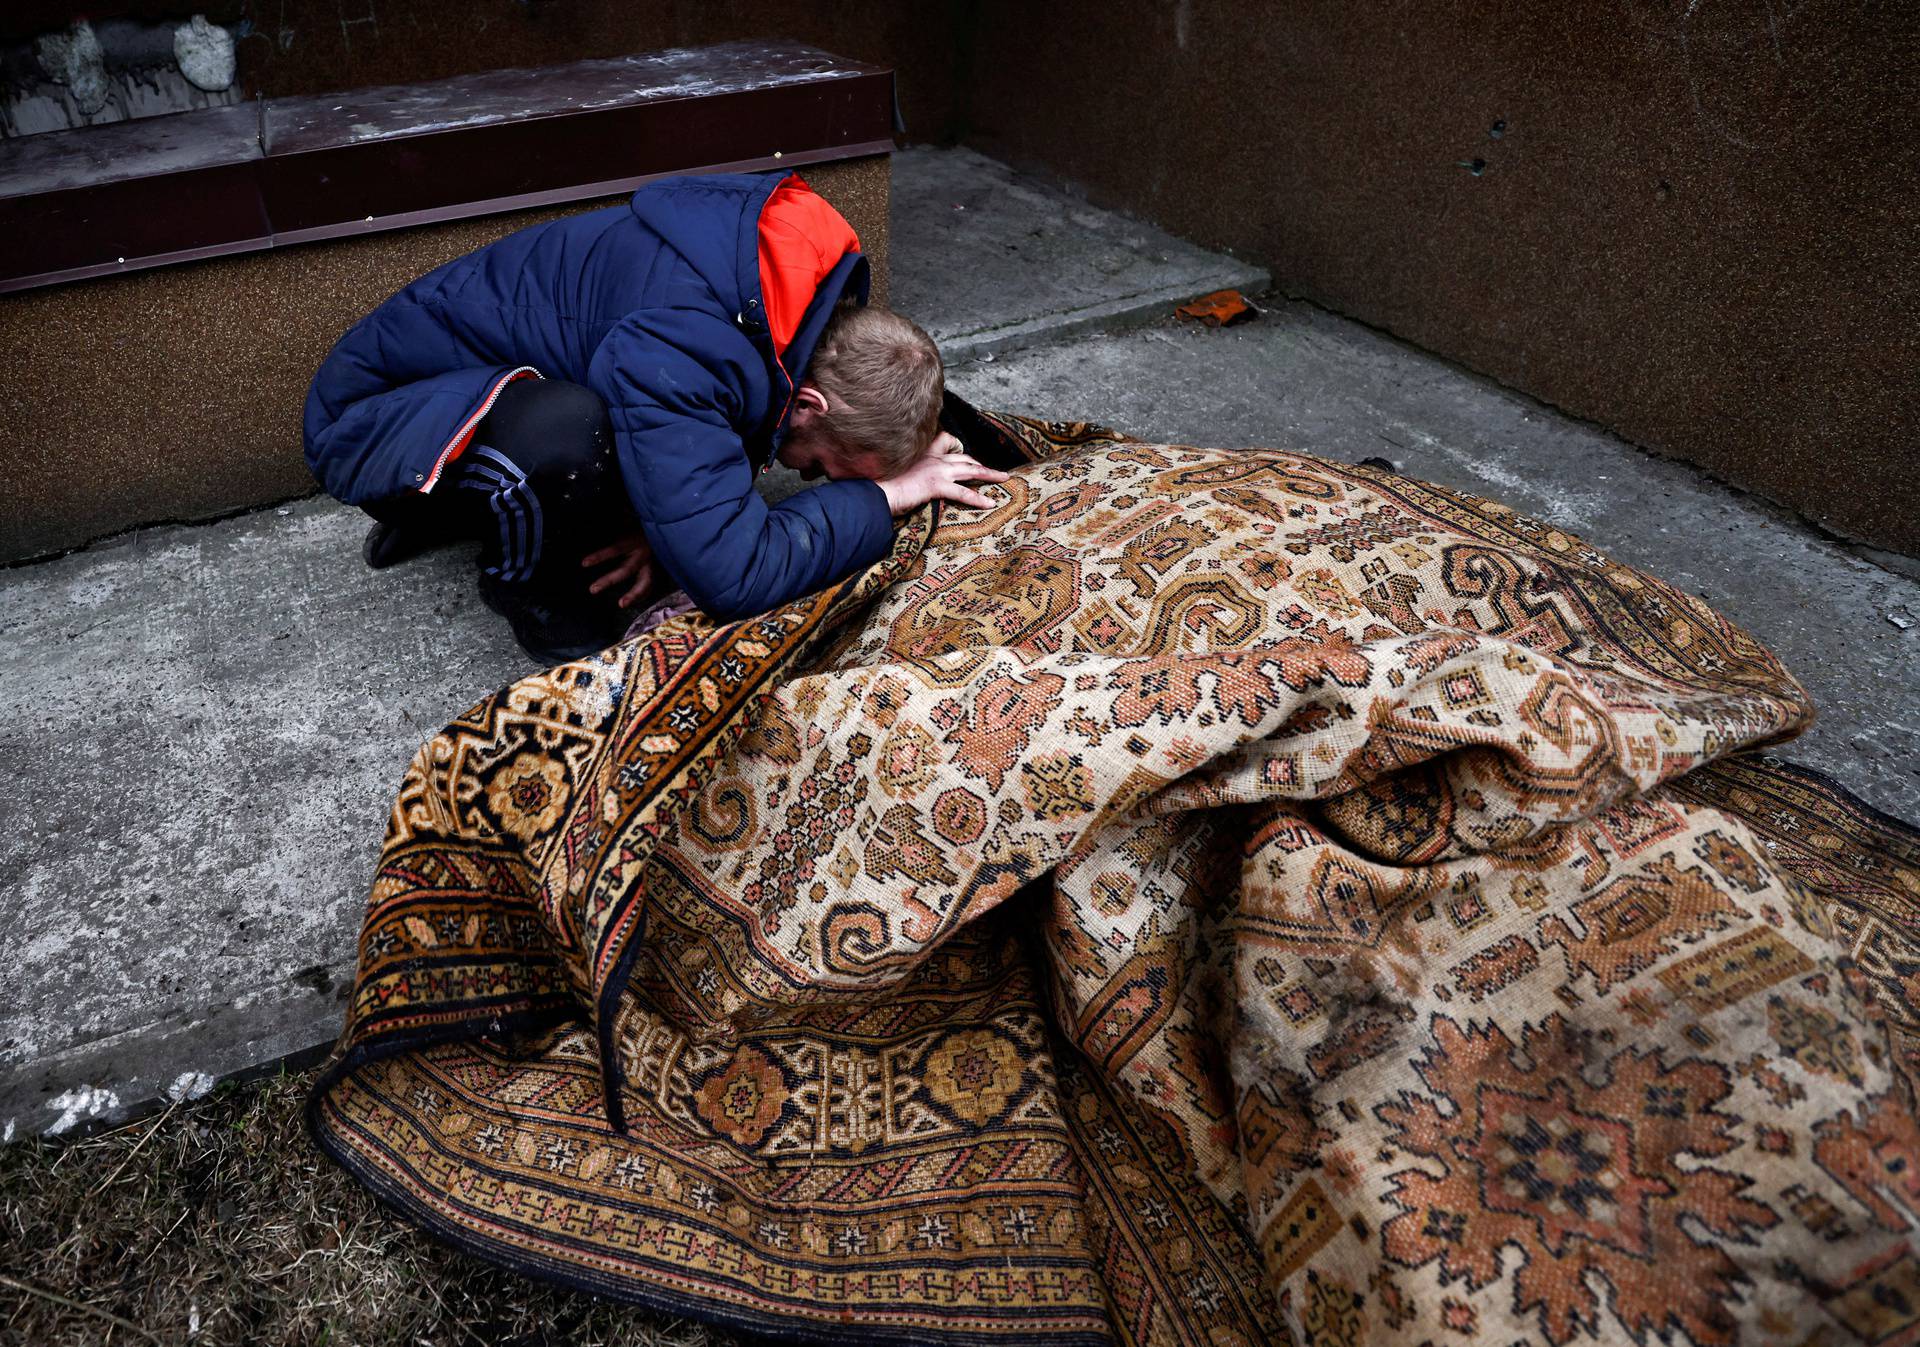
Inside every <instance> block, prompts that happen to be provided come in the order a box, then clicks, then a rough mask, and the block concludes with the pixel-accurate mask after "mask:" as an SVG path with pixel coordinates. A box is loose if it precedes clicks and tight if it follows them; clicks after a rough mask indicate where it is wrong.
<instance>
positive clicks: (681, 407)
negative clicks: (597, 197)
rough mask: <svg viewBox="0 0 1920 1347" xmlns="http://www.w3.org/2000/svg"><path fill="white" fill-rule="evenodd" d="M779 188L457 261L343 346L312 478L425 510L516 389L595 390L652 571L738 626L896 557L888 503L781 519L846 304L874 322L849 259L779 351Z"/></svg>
mask: <svg viewBox="0 0 1920 1347" xmlns="http://www.w3.org/2000/svg"><path fill="white" fill-rule="evenodd" d="M782 180H783V179H782V177H781V175H778V174H767V175H761V176H753V175H742V174H731V175H715V176H711V177H698V178H676V179H671V180H668V181H664V182H658V183H652V184H649V185H648V186H646V187H643V188H641V189H640V190H639V191H638V192H636V193H634V195H633V199H632V200H631V201H630V202H629V203H627V204H626V205H621V206H613V207H609V208H607V209H605V210H598V211H592V212H589V213H586V214H582V215H574V216H569V217H567V218H565V219H562V220H557V221H554V222H552V223H549V224H542V225H535V226H533V227H532V228H529V229H523V230H521V231H520V232H518V233H516V234H511V235H509V236H508V237H506V238H503V239H501V240H499V241H498V242H495V243H492V244H489V245H488V246H486V247H484V248H481V249H480V250H478V251H477V252H473V253H470V254H468V255H467V256H465V257H461V258H456V259H455V260H454V261H452V262H449V263H447V264H446V265H445V266H443V267H440V268H439V269H437V270H435V271H432V272H429V273H428V274H427V275H425V276H422V277H421V278H420V279H419V280H417V281H415V282H414V283H413V284H411V285H409V286H408V287H407V288H406V289H404V290H402V291H401V292H400V293H399V294H397V295H395V296H394V297H393V298H391V299H389V300H387V301H386V302H385V303H384V304H382V305H381V306H380V307H379V308H377V309H375V310H374V311H373V312H372V313H371V314H369V315H367V317H366V318H364V319H362V320H361V321H360V322H359V323H358V324H356V325H355V326H354V327H353V329H352V330H351V331H349V332H348V333H347V334H346V336H344V337H342V338H341V339H340V342H339V344H338V345H336V346H335V347H334V349H333V352H332V354H330V355H329V356H328V357H327V359H326V361H325V363H324V364H322V365H321V367H320V372H319V373H318V374H317V375H316V376H315V377H314V381H313V388H312V390H311V391H310V392H309V393H308V395H307V407H306V449H307V464H308V466H309V467H310V468H312V470H313V473H314V476H315V477H317V478H318V479H319V481H320V484H321V485H322V486H323V487H325V488H326V490H327V491H328V493H329V494H331V495H333V496H335V497H337V498H338V499H340V500H342V501H345V502H347V503H348V504H361V503H364V502H366V501H370V500H377V499H379V498H381V497H386V496H392V495H396V494H398V493H400V492H403V491H431V490H432V489H433V488H434V486H435V484H436V483H437V482H438V481H439V480H440V476H441V474H442V472H443V471H444V469H445V468H446V465H447V463H448V462H450V461H451V460H452V459H453V458H454V457H455V456H456V455H457V454H458V453H459V452H460V451H461V450H462V449H464V448H465V447H466V444H467V441H468V440H469V439H470V438H471V437H472V434H473V429H474V427H475V426H476V425H477V424H478V423H479V421H480V419H481V418H482V417H483V416H484V415H485V414H486V411H487V409H488V408H489V407H490V406H492V403H493V399H494V398H495V397H497V396H498V394H499V390H500V389H501V387H503V386H504V385H505V384H506V382H507V381H508V380H509V379H512V378H514V377H516V376H519V377H525V376H527V375H529V374H534V373H537V374H539V375H540V376H543V377H546V378H554V379H564V380H567V381H570V382H573V383H578V384H584V385H585V386H586V387H588V388H590V389H592V390H593V391H594V392H595V393H597V394H599V396H600V397H601V398H602V399H603V400H604V401H605V402H606V404H607V407H608V409H609V411H610V413H611V415H612V420H613V431H614V440H615V452H616V453H617V455H618V457H619V462H620V471H621V476H622V478H623V479H624V481H625V483H626V487H627V492H628V494H629V495H630V496H631V497H632V501H633V508H634V510H635V511H636V512H637V513H638V514H639V516H640V522H641V526H642V528H643V529H644V530H645V532H646V535H647V539H648V541H649V542H650V543H651V544H652V546H653V550H654V554H655V556H656V557H657V558H658V559H659V561H661V562H662V563H664V564H665V566H666V569H667V571H668V572H669V573H670V574H671V575H672V576H673V578H674V579H675V580H677V581H678V582H679V583H680V584H681V585H682V586H683V587H684V588H685V589H686V591H687V593H688V594H689V595H690V596H692V598H693V599H694V601H695V602H697V603H698V604H699V605H700V606H701V607H702V608H704V609H706V610H707V612H709V613H711V614H713V615H714V616H715V617H718V618H721V619H723V620H724V619H730V618H734V617H740V616H744V615H747V614H750V613H757V612H762V611H765V610H766V609H768V608H771V607H774V606H775V605H777V604H780V603H784V602H785V601H787V600H788V599H791V598H794V597H796V596H798V595H801V594H805V593H808V592H811V591H813V590H816V589H819V588H821V587H822V586H824V585H827V584H830V583H832V582H833V581H834V580H836V579H838V578H839V577H841V576H842V575H845V574H847V573H848V572H849V571H852V570H854V569H856V568H858V567H861V566H865V565H870V564H871V563H873V562H874V561H877V560H878V559H879V558H880V557H881V556H882V555H884V554H885V552H886V549H887V547H888V545H889V542H890V539H891V537H892V520H891V518H890V516H889V514H888V511H887V504H886V496H885V495H884V493H882V492H881V490H880V488H879V487H878V486H876V485H875V484H874V483H872V482H868V481H844V482H825V483H822V484H820V485H818V486H815V487H812V488H810V489H808V490H805V491H801V492H799V493H798V494H796V495H794V496H791V497H789V498H788V499H786V500H784V501H782V502H781V503H780V504H779V505H777V506H774V507H772V508H769V507H768V506H767V505H766V504H765V503H764V502H763V501H762V499H761V498H760V496H759V495H758V494H757V493H756V492H755V491H754V488H753V478H754V472H755V469H756V467H757V466H759V465H761V464H764V463H766V462H768V461H770V460H771V459H772V457H773V455H774V453H775V452H776V451H777V450H778V448H779V445H780V442H781V440H782V439H783V438H784V437H785V433H786V428H787V418H788V416H789V414H790V411H791V402H792V395H793V388H794V382H795V381H796V380H798V379H800V378H802V377H804V371H805V369H806V366H807V362H808V361H809V360H810V359H811V357H812V354H813V349H814V347H815V346H816V345H817V344H818V342H819V339H820V334H821V332H822V330H823V329H824V328H825V326H826V322H827V319H828V317H829V316H830V314H831V312H832V309H833V306H834V304H835V303H836V302H837V301H838V300H839V299H840V298H841V297H842V296H843V295H845V296H852V297H856V298H858V299H859V300H860V301H862V302H864V301H865V299H866V294H867V282H868V275H867V263H866V259H865V258H864V257H862V256H861V255H860V253H858V252H857V251H853V250H848V251H846V252H845V253H844V254H843V255H842V256H841V257H840V260H839V263H838V265H836V266H833V268H832V270H831V271H830V272H829V273H828V274H827V275H826V276H825V278H824V279H823V280H822V281H821V282H820V283H819V285H818V287H817V289H816V290H815V293H814V300H813V303H812V304H811V305H809V306H808V307H807V310H806V312H805V315H804V317H802V318H801V319H800V322H799V326H798V329H797V331H796V332H795V333H794V335H793V337H792V339H791V341H790V342H789V343H788V344H787V345H786V346H785V348H784V350H781V351H776V350H775V348H774V343H773V341H772V339H771V337H770V336H769V334H768V331H767V323H766V319H765V305H764V303H763V301H762V297H761V293H760V289H761V287H760V258H759V250H760V233H759V220H760V212H761V210H762V208H763V207H764V206H765V205H766V202H767V199H768V198H769V197H770V196H771V195H772V194H773V192H774V189H775V188H776V187H777V186H779V184H780V182H781V181H782Z"/></svg>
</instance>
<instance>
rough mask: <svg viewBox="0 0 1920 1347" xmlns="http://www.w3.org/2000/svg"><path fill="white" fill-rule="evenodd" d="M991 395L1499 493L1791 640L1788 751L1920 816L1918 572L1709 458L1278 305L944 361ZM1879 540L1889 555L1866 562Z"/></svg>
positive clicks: (1139, 428) (1782, 640)
mask: <svg viewBox="0 0 1920 1347" xmlns="http://www.w3.org/2000/svg"><path fill="white" fill-rule="evenodd" d="M948 378H949V382H950V383H951V385H952V386H953V387H954V389H955V390H956V391H958V392H959V393H961V394H962V395H963V396H965V397H967V398H968V399H970V400H972V401H973V402H974V403H976V404H977V405H979V406H983V407H996V408H1004V409H1007V410H1010V411H1024V412H1029V413H1032V414H1036V415H1044V416H1048V417H1054V418H1065V419H1074V418H1086V419H1089V420H1096V421H1100V422H1103V423H1105V424H1107V425H1110V426H1113V427H1115V428H1116V429H1120V430H1124V431H1127V432H1129V433H1131V434H1134V435H1138V436H1140V437H1142V438H1144V439H1149V440H1156V441H1162V442H1172V443H1184V444H1203V445H1213V446H1220V445H1260V446H1271V447H1277V448H1285V449H1300V450H1305V451H1306V452H1308V453H1313V454H1318V455H1321V456H1323V457H1326V458H1334V459H1341V460H1344V461H1348V462H1353V461H1357V460H1359V459H1362V458H1369V457H1382V458H1386V459H1388V460H1390V461H1392V462H1393V463H1394V464H1395V465H1396V467H1397V468H1398V469H1399V470H1400V471H1401V472H1403V473H1405V474H1406V475H1408V476H1411V477H1418V478H1422V479H1425V480H1427V481H1432V482H1439V483H1442V484H1444V485H1447V486H1455V487H1460V488H1463V489H1465V490H1467V491H1471V492H1473V493H1474V494H1476V495H1483V496H1489V497H1492V498H1494V499H1497V500H1501V501H1505V502H1506V503H1507V504H1509V505H1511V506H1513V507H1515V508H1516V509H1518V510H1521V511H1523V512H1525V513H1527V514H1530V515H1533V516H1534V517H1536V518H1539V519H1542V520H1544V521H1546V522H1548V523H1551V524H1553V525H1555V526H1557V527H1559V528H1562V529H1565V530H1567V531H1569V532H1572V533H1576V534H1579V535H1580V536H1582V537H1584V538H1585V539H1586V540H1587V541H1588V542H1590V543H1592V544H1594V545H1595V546H1596V547H1598V548H1600V549H1601V550H1602V551H1603V552H1607V553H1609V554H1610V555H1612V556H1614V557H1616V558H1618V559H1619V560H1621V561H1624V562H1627V563H1629V564H1631V565H1634V566H1638V567H1640V568H1642V569H1644V570H1648V571H1651V572H1653V573H1654V574H1656V575H1659V576H1661V577H1662V578H1664V579H1666V580H1669V581H1671V582H1672V583H1674V584H1676V585H1678V586H1680V587H1681V588H1682V589H1686V590H1689V591H1691V592H1693V593H1695V594H1699V595H1701V596H1702V597H1704V598H1706V599H1707V600H1708V601H1709V602H1711V603H1712V604H1713V605H1714V606H1715V607H1716V608H1718V609H1719V610H1720V611H1721V612H1723V613H1725V614H1726V615H1727V616H1729V617H1731V618H1732V619H1733V620H1734V621H1736V622H1738V623H1740V624H1741V625H1742V626H1744V627H1745V628H1746V629H1747V630H1748V631H1750V632H1752V633H1753V634H1754V635H1756V636H1758V637H1759V638H1760V639H1761V640H1762V641H1763V642H1765V643H1766V644H1767V645H1768V646H1770V647H1771V648H1772V649H1773V650H1774V651H1776V652H1777V653H1778V654H1779V655H1780V657H1781V658H1782V660H1784V661H1785V663H1786V665H1787V667H1788V668H1789V669H1790V670H1792V671H1793V673H1794V674H1795V675H1796V676H1797V677H1798V678H1800V680H1801V681H1802V682H1803V683H1805V685H1806V687H1807V689H1808V691H1809V692H1811V693H1812V695H1813V698H1814V701H1815V703H1816V705H1817V706H1818V708H1819V712H1820V716H1819V720H1818V722H1817V723H1816V724H1815V725H1814V726H1813V728H1812V729H1811V730H1809V731H1808V732H1807V733H1806V734H1805V735H1803V736H1802V737H1801V738H1800V739H1798V740H1796V741H1795V742H1793V743H1791V744H1788V745H1785V746H1784V747H1783V748H1781V749H1780V750H1779V756H1780V757H1782V758H1785V759H1787V760H1788V761H1792V762H1797V763H1802V764H1804V765H1806V766H1809V767H1813V768H1817V769H1818V770H1820V771H1823V772H1826V773H1827V774H1828V775H1830V776H1833V777H1836V778H1837V779H1839V780H1840V781H1841V782H1842V783H1843V784H1845V785H1846V786H1847V787H1848V788H1849V789H1851V790H1852V791H1854V792H1855V793H1856V794H1858V795H1859V796H1860V797H1861V798H1863V799H1864V800H1866V801H1867V802H1868V803H1869V804H1872V805H1874V806H1875V807H1877V808H1879V809H1881V810H1884V811H1885V812H1887V813H1890V814H1893V815H1895V816H1896V817H1899V818H1903V819H1907V820H1909V821H1915V822H1920V575H1916V574H1915V572H1914V571H1912V570H1911V569H1908V568H1909V567H1910V566H1911V564H1912V563H1911V559H1908V558H1900V557H1896V556H1888V555H1886V554H1879V553H1869V554H1866V555H1862V554H1861V552H1857V551H1855V550H1854V549H1852V548H1849V547H1848V546H1846V545H1845V544H1843V543H1840V542H1837V541H1834V540H1832V539H1829V538H1827V537H1823V536H1822V535H1820V534H1819V533H1817V532H1815V531H1814V530H1812V529H1811V528H1809V527H1808V526H1807V525H1806V524H1804V523H1803V522H1801V521H1799V520H1798V519H1796V518H1795V517H1794V516H1792V515H1790V514H1788V513H1786V512H1785V511H1782V510H1779V509H1777V508H1775V507H1773V506H1771V505H1769V504H1767V503H1766V502H1764V501H1762V500H1760V499H1758V498H1756V497H1754V496H1750V495H1747V494H1746V493H1744V492H1740V491H1737V490H1734V489H1731V488H1729V487H1726V486H1724V485H1722V484H1721V483H1718V482H1716V481H1714V480H1713V479H1711V478H1709V477H1707V476H1706V475H1705V474H1704V473H1701V472H1700V471H1698V470H1697V469H1695V468H1691V467H1688V466H1686V465H1684V464H1681V463H1676V462H1672V461H1670V460H1666V459H1662V458H1658V457H1656V456H1654V455H1651V454H1648V453H1646V452H1644V451H1642V450H1640V449H1636V448H1635V447H1634V446H1632V445H1630V444H1628V443H1626V442H1625V441H1623V440H1621V439H1619V438H1617V437H1615V436H1613V435H1610V434H1608V433H1607V432H1605V431H1603V430H1601V429H1599V428H1597V427H1595V426H1591V425H1588V424H1586V423H1584V422H1581V421H1578V420H1575V419H1573V418H1571V417H1568V416H1564V415H1562V414H1560V413H1558V412H1556V411H1554V410H1552V409H1551V408H1548V407H1545V406H1543V405H1541V404H1540V403H1538V402H1535V401H1533V400H1532V399H1530V398H1528V397H1526V396H1524V395H1522V394H1519V393H1515V392H1512V391H1510V390H1508V389H1504V388H1501V387H1499V386H1498V385H1496V384H1493V383H1491V382H1490V381H1488V380H1485V379H1482V378H1479V377H1478V376H1475V375H1472V374H1469V373H1467V372H1465V371H1463V370H1461V369H1459V368H1458V367H1456V366H1453V365H1450V364H1449V363H1447V362H1446V361H1444V360H1442V359H1440V358H1438V357H1436V356H1432V355H1428V354H1426V353H1424V352H1421V351H1418V350H1415V349H1413V348H1412V347H1409V346H1407V345H1405V344H1404V343H1401V342H1398V341H1395V340H1394V339H1392V338H1391V337H1387V336H1384V335H1382V334H1380V333H1377V332H1374V331H1372V330H1370V329H1368V328H1366V327H1363V326H1361V325H1359V324H1357V323H1353V322H1350V321H1348V320H1346V319H1342V318H1339V317H1336V316H1334V315H1332V314H1328V313H1325V312H1323V311H1321V310H1318V309H1315V308H1313V307H1311V306H1309V305H1306V304H1298V303H1287V302H1285V301H1280V302H1278V303H1275V304H1272V305H1270V306H1269V307H1268V310H1267V313H1266V315H1265V317H1264V318H1263V319H1261V320H1260V321H1259V322H1257V323H1253V324H1247V325H1241V326H1235V327H1232V328H1224V329H1208V328H1204V327H1199V326H1197V325H1190V324H1182V323H1174V322H1170V321H1169V322H1163V323H1162V324H1160V325H1159V326H1157V327H1152V328H1148V329H1144V330H1140V331H1135V332H1132V333H1129V334H1126V335H1124V336H1119V337H1110V338H1099V337H1095V338H1085V339H1077V340H1071V341H1067V342H1062V343H1058V344H1054V345H1050V346H1046V347H1043V348H1037V349H1033V350H1028V351H1024V352H1018V353H1014V354H1010V355H1007V356H1003V357H1001V358H1000V359H998V360H996V361H995V362H993V363H991V364H987V363H981V362H973V363H970V364H964V365H960V366H957V367H955V368H954V369H952V370H950V371H949V374H948ZM1869 557H1871V558H1873V559H1869Z"/></svg>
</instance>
